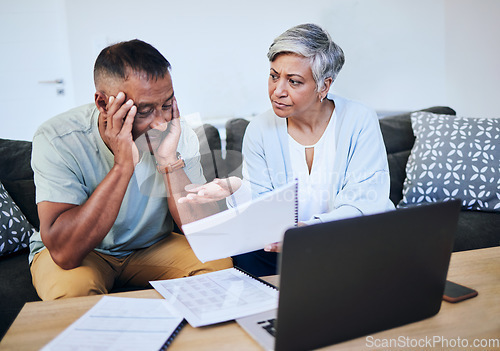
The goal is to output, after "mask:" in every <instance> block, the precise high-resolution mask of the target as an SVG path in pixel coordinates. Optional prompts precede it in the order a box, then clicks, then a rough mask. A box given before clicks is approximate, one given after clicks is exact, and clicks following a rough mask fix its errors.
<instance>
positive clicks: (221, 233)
mask: <svg viewBox="0 0 500 351" xmlns="http://www.w3.org/2000/svg"><path fill="white" fill-rule="evenodd" d="M297 187H298V183H297V182H296V181H295V182H292V183H289V184H287V185H285V186H282V187H280V188H277V189H276V190H273V191H271V192H269V193H266V194H264V195H262V196H260V197H259V198H257V199H254V200H252V201H248V202H246V203H244V204H242V205H239V206H237V207H234V208H230V209H228V210H226V211H223V212H220V213H217V214H215V215H213V216H209V217H206V218H203V219H201V220H198V221H196V222H192V223H188V224H185V225H183V226H182V230H183V232H184V234H185V235H186V238H187V240H188V241H189V244H190V245H191V248H192V249H193V251H194V253H195V255H196V257H198V259H199V260H200V261H201V262H207V261H212V260H217V259H221V258H226V257H230V256H234V255H239V254H243V253H247V252H250V251H255V250H259V249H262V248H264V247H265V246H266V245H268V244H271V243H275V242H280V241H282V239H283V235H284V234H285V231H286V230H287V229H289V228H292V227H294V226H296V224H297V220H298V200H297Z"/></svg>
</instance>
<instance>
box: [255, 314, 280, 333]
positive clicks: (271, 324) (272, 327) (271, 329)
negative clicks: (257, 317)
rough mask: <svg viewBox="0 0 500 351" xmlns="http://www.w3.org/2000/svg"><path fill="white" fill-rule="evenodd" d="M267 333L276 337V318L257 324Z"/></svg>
mask: <svg viewBox="0 0 500 351" xmlns="http://www.w3.org/2000/svg"><path fill="white" fill-rule="evenodd" d="M257 324H258V325H260V326H261V327H262V328H263V329H264V330H265V331H267V332H268V333H269V334H271V335H272V336H276V318H271V319H268V320H265V321H260V322H257Z"/></svg>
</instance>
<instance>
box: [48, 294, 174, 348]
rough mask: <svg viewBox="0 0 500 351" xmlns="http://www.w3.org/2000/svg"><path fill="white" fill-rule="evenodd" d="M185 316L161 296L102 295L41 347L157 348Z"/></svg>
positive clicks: (160, 346) (167, 338)
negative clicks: (154, 297)
mask: <svg viewBox="0 0 500 351" xmlns="http://www.w3.org/2000/svg"><path fill="white" fill-rule="evenodd" d="M182 320H183V317H181V316H179V315H178V314H176V312H175V311H173V310H171V309H170V308H169V307H168V306H167V304H166V302H165V300H162V299H134V298H124V297H111V296H103V297H102V298H101V299H100V300H99V302H98V303H97V304H96V305H95V306H94V307H92V308H91V309H90V310H89V311H88V312H87V313H85V314H84V315H83V316H82V317H80V318H79V319H78V320H77V321H76V322H74V323H73V324H71V325H70V326H69V327H68V328H67V329H66V330H64V331H63V332H62V333H61V334H59V335H58V336H57V337H56V338H55V339H54V340H52V341H51V342H50V343H48V344H47V345H46V346H45V347H44V348H43V349H42V350H43V351H48V350H95V351H98V350H116V351H118V350H130V351H132V350H133V351H135V350H155V351H157V350H160V349H161V348H162V346H163V345H164V344H165V342H167V340H169V339H170V337H171V335H172V334H173V333H174V332H175V331H176V330H177V328H178V327H179V324H180V323H181V322H182ZM174 336H175V334H174Z"/></svg>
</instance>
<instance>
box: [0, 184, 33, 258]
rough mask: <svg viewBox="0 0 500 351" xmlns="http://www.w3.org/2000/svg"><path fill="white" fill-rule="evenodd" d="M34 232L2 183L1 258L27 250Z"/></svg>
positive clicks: (0, 187) (0, 203)
mask: <svg viewBox="0 0 500 351" xmlns="http://www.w3.org/2000/svg"><path fill="white" fill-rule="evenodd" d="M34 230H35V229H34V228H33V226H32V225H31V224H30V223H29V222H28V220H27V219H26V217H25V216H24V214H23V213H22V212H21V210H20V209H19V207H18V206H17V205H16V204H15V203H14V201H13V200H12V198H11V197H10V195H9V193H8V192H7V190H5V188H4V187H3V185H2V183H0V256H5V255H8V254H11V253H14V252H16V251H20V250H23V249H27V248H28V246H29V238H30V236H31V235H32V234H33V233H34Z"/></svg>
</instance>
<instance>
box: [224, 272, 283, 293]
mask: <svg viewBox="0 0 500 351" xmlns="http://www.w3.org/2000/svg"><path fill="white" fill-rule="evenodd" d="M234 269H236V270H238V271H240V272H241V273H243V274H245V275H248V276H249V277H252V278H253V279H255V280H257V281H259V282H261V283H262V284H264V285H267V286H269V287H271V288H273V289H275V290H279V289H278V288H277V287H276V286H275V285H273V284H271V283H269V282H266V281H265V280H264V279H260V278H259V277H257V276H255V275H253V274H252V273H249V272H247V271H246V270H244V269H242V268H240V267H234Z"/></svg>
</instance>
